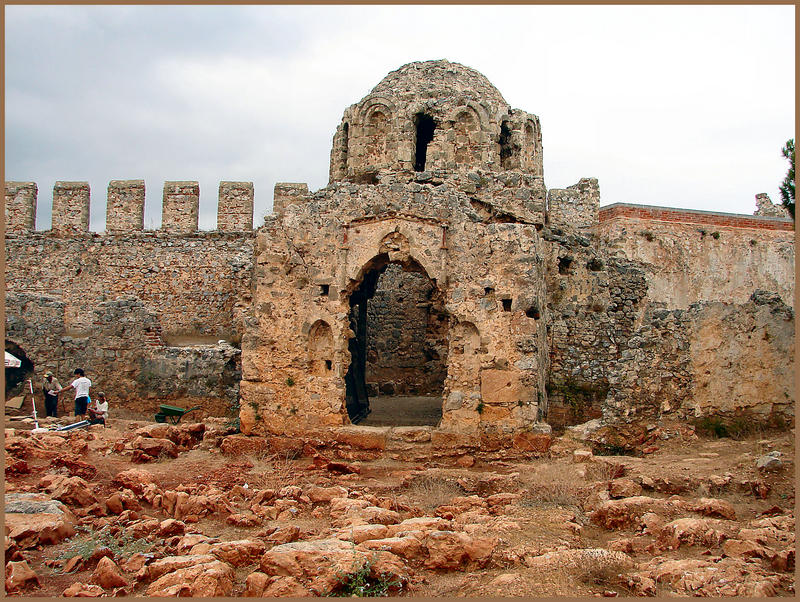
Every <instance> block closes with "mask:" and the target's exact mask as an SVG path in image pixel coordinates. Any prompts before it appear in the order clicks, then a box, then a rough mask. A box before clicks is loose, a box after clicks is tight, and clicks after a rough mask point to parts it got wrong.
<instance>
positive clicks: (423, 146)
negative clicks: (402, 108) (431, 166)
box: [414, 113, 436, 171]
mask: <svg viewBox="0 0 800 602" xmlns="http://www.w3.org/2000/svg"><path fill="white" fill-rule="evenodd" d="M414 125H416V126H417V152H416V155H415V156H414V171H425V160H426V158H427V155H428V144H430V143H431V140H433V130H435V129H436V123H435V122H434V121H433V117H431V116H430V115H426V114H425V113H417V115H416V116H415V117H414Z"/></svg>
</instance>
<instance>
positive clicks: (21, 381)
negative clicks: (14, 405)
mask: <svg viewBox="0 0 800 602" xmlns="http://www.w3.org/2000/svg"><path fill="white" fill-rule="evenodd" d="M6 351H8V352H9V353H10V354H11V355H13V356H14V357H16V358H17V359H18V360H20V362H22V363H21V365H20V367H19V368H6V397H14V396H16V395H19V394H20V392H21V391H22V389H23V387H24V386H25V385H27V380H28V379H29V378H33V374H34V366H33V362H32V361H31V360H30V359H28V356H27V355H26V354H25V351H24V350H23V349H22V347H20V346H19V345H17V344H16V343H14V342H13V341H6ZM35 388H36V385H35V384H34V389H35Z"/></svg>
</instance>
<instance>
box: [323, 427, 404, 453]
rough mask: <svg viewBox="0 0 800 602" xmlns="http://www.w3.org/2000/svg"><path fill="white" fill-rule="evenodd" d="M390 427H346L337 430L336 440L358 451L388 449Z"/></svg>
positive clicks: (335, 433)
mask: <svg viewBox="0 0 800 602" xmlns="http://www.w3.org/2000/svg"><path fill="white" fill-rule="evenodd" d="M389 431H390V428H389V427H376V426H344V427H341V428H338V429H336V431H335V432H334V435H333V436H334V439H335V440H336V441H338V442H339V443H341V444H344V445H349V446H350V447H354V448H357V449H376V450H384V449H386V441H387V440H388V438H389Z"/></svg>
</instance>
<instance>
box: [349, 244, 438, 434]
mask: <svg viewBox="0 0 800 602" xmlns="http://www.w3.org/2000/svg"><path fill="white" fill-rule="evenodd" d="M350 308H351V309H350V328H351V330H352V331H353V333H355V336H354V337H353V338H351V339H350V341H349V348H350V354H351V363H350V368H349V370H348V372H347V375H346V378H345V382H346V396H347V412H348V415H349V417H350V420H351V422H353V423H361V424H365V425H371V426H400V425H404V426H419V425H437V424H438V423H439V421H440V420H441V417H442V391H443V388H444V380H445V377H446V375H447V345H448V341H447V336H448V325H449V320H448V318H447V314H446V313H445V311H444V307H443V303H442V299H441V293H440V291H439V289H438V287H437V286H436V283H435V282H434V281H433V280H431V279H430V278H429V277H428V275H427V274H426V273H425V270H424V269H423V268H422V266H420V265H419V264H418V263H417V262H416V261H414V260H413V259H411V258H408V259H406V260H405V261H390V259H389V256H388V255H387V254H382V255H379V256H378V257H376V258H375V259H374V260H373V262H372V263H371V265H370V266H368V268H367V269H366V270H365V273H364V278H363V280H362V281H361V284H360V286H359V287H358V288H357V289H356V290H355V291H354V292H353V293H352V295H351V296H350Z"/></svg>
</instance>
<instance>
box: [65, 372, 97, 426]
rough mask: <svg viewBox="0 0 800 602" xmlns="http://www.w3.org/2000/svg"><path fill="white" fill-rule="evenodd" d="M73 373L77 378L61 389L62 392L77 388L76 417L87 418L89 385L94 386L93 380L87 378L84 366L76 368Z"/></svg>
mask: <svg viewBox="0 0 800 602" xmlns="http://www.w3.org/2000/svg"><path fill="white" fill-rule="evenodd" d="M73 374H75V376H77V378H76V379H75V380H73V381H72V384H70V385H68V386H66V387H64V388H63V389H61V392H62V393H63V392H64V391H69V390H70V389H75V418H80V419H81V420H85V418H86V409H87V408H88V407H89V387H91V386H92V381H90V380H89V379H88V378H86V374H85V373H84V371H83V368H75V372H74V373H73Z"/></svg>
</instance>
